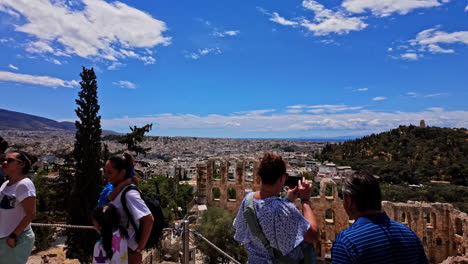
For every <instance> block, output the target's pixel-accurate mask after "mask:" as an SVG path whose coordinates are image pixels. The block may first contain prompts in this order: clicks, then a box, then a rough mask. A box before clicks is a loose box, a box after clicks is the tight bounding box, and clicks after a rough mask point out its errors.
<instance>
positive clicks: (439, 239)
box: [436, 237, 442, 246]
mask: <svg viewBox="0 0 468 264" xmlns="http://www.w3.org/2000/svg"><path fill="white" fill-rule="evenodd" d="M436 244H437V245H438V246H441V245H442V239H441V238H440V237H438V238H437V239H436Z"/></svg>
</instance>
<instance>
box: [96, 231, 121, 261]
mask: <svg viewBox="0 0 468 264" xmlns="http://www.w3.org/2000/svg"><path fill="white" fill-rule="evenodd" d="M127 247H128V246H127V240H126V239H125V238H123V237H121V235H120V232H119V231H118V230H117V231H115V232H114V233H112V258H111V259H107V258H106V256H107V254H106V251H105V250H104V246H103V245H102V241H101V240H99V241H98V242H96V244H94V253H93V264H128V249H127Z"/></svg>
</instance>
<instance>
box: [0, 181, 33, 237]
mask: <svg viewBox="0 0 468 264" xmlns="http://www.w3.org/2000/svg"><path fill="white" fill-rule="evenodd" d="M8 182H9V181H6V182H4V183H3V184H2V186H1V187H0V238H4V237H7V236H8V235H10V234H11V232H13V231H14V230H15V228H16V227H17V226H18V224H19V222H21V220H22V219H23V218H24V216H25V215H26V214H25V213H24V209H23V205H22V204H21V202H22V201H23V200H24V199H26V198H28V197H31V196H34V197H35V196H36V188H35V187H34V184H33V182H32V181H31V180H30V179H29V178H24V179H22V180H21V181H19V182H17V183H15V184H12V185H10V186H8V185H7V184H8ZM30 228H31V224H29V225H28V226H27V227H26V228H25V229H24V230H28V229H30Z"/></svg>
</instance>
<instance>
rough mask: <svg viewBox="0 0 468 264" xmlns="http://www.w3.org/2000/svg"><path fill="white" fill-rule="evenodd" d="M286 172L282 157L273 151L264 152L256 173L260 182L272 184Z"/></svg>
mask: <svg viewBox="0 0 468 264" xmlns="http://www.w3.org/2000/svg"><path fill="white" fill-rule="evenodd" d="M285 173H286V163H285V162H284V160H283V158H282V157H281V156H279V155H275V154H273V153H269V152H267V153H265V154H264V155H263V158H262V160H261V161H260V167H259V168H258V175H259V176H260V178H261V179H262V183H264V184H269V185H273V184H275V183H276V181H278V179H279V178H281V176H283V175H284V174H285Z"/></svg>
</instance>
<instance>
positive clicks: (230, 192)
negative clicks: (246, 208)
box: [228, 188, 237, 201]
mask: <svg viewBox="0 0 468 264" xmlns="http://www.w3.org/2000/svg"><path fill="white" fill-rule="evenodd" d="M236 195H237V192H236V190H235V189H234V188H229V189H228V201H235V200H236Z"/></svg>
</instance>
